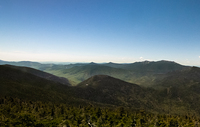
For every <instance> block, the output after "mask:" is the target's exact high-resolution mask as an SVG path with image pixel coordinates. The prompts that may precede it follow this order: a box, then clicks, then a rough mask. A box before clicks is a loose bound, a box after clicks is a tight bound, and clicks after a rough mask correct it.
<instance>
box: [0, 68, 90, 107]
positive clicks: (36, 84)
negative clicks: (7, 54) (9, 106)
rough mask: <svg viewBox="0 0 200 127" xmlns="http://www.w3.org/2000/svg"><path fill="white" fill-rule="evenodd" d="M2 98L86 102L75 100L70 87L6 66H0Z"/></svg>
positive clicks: (0, 94) (0, 93)
mask: <svg viewBox="0 0 200 127" xmlns="http://www.w3.org/2000/svg"><path fill="white" fill-rule="evenodd" d="M0 96H10V97H17V98H22V99H25V100H32V101H45V102H48V101H51V102H57V103H60V102H62V103H77V102H78V103H83V104H84V103H85V102H86V101H82V100H80V99H78V98H74V96H73V90H71V87H70V86H67V85H62V84H60V83H57V82H54V81H51V80H47V79H44V78H41V77H38V76H36V75H33V74H31V73H27V72H25V71H22V70H20V69H16V67H14V68H13V67H10V66H5V65H1V66H0Z"/></svg>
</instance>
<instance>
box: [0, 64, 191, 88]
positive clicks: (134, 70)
mask: <svg viewBox="0 0 200 127" xmlns="http://www.w3.org/2000/svg"><path fill="white" fill-rule="evenodd" d="M0 64H11V65H17V66H26V67H32V68H35V69H39V70H41V71H45V72H48V73H51V74H53V75H56V76H59V77H65V78H67V79H68V80H69V81H70V83H71V84H72V85H77V84H78V83H80V82H82V81H84V80H86V79H88V78H90V77H91V76H94V75H109V76H112V77H115V78H118V79H121V80H124V81H127V82H130V83H135V84H138V85H142V86H147V87H148V86H151V85H153V84H154V81H155V80H156V79H160V78H163V75H165V74H167V73H168V72H172V71H177V70H182V69H185V68H190V67H188V66H183V65H180V64H178V63H175V62H173V61H164V60H163V61H157V62H154V61H152V62H151V61H144V62H135V63H128V64H117V63H111V62H110V63H103V64H98V63H93V62H92V63H77V64H68V65H56V64H40V63H37V62H29V61H22V62H6V61H0Z"/></svg>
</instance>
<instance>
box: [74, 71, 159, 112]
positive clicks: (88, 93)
mask: <svg viewBox="0 0 200 127" xmlns="http://www.w3.org/2000/svg"><path fill="white" fill-rule="evenodd" d="M77 87H81V88H83V89H84V90H83V92H82V93H81V94H80V95H81V96H80V97H82V98H84V99H86V98H87V99H89V100H91V101H97V102H101V103H106V104H114V105H121V106H128V107H132V108H146V109H149V110H155V109H157V110H158V107H157V105H158V104H157V102H156V100H155V99H153V98H152V96H151V92H152V91H151V90H150V91H148V90H146V89H145V88H142V87H140V86H138V85H136V84H131V83H128V82H125V81H122V80H120V79H116V78H113V77H110V76H106V75H95V76H93V77H91V78H89V79H87V80H85V81H83V82H81V83H80V84H78V85H77Z"/></svg>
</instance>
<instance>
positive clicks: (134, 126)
mask: <svg viewBox="0 0 200 127" xmlns="http://www.w3.org/2000/svg"><path fill="white" fill-rule="evenodd" d="M0 100H1V102H3V103H1V104H0V126H2V127H6V126H16V127H26V126H29V127H57V126H58V127H63V126H66V127H78V126H80V127H88V126H89V127H90V126H94V127H130V126H131V127H154V126H157V127H178V126H182V127H188V126H190V127H191V126H195V125H197V126H198V125H199V121H200V119H199V118H198V117H197V116H190V115H187V116H181V115H174V116H171V115H157V114H152V113H148V112H145V111H144V110H131V109H127V108H124V107H119V108H105V107H104V108H103V107H101V108H100V107H94V106H92V105H89V106H79V107H74V106H69V105H66V104H61V103H59V104H53V103H50V102H49V103H43V102H39V101H37V102H34V101H24V100H21V99H18V98H11V97H4V98H0ZM16 107H18V108H17V110H16Z"/></svg>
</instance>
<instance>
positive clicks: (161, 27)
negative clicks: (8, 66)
mask: <svg viewBox="0 0 200 127" xmlns="http://www.w3.org/2000/svg"><path fill="white" fill-rule="evenodd" d="M0 60H5V61H38V62H48V61H50V62H97V63H102V62H115V63H133V62H137V61H145V60H149V61H159V60H169V61H175V62H177V63H180V64H183V65H192V66H200V1H199V0H0Z"/></svg>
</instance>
